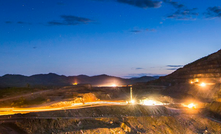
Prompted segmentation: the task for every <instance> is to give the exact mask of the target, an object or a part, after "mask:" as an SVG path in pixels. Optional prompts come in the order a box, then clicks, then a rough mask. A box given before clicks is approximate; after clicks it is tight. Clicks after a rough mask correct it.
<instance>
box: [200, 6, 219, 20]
mask: <svg viewBox="0 0 221 134" xmlns="http://www.w3.org/2000/svg"><path fill="white" fill-rule="evenodd" d="M204 15H205V17H206V18H220V17H221V7H220V6H214V7H208V8H207V12H205V13H204Z"/></svg>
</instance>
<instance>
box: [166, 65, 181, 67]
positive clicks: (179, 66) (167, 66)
mask: <svg viewBox="0 0 221 134" xmlns="http://www.w3.org/2000/svg"><path fill="white" fill-rule="evenodd" d="M167 67H183V65H167Z"/></svg>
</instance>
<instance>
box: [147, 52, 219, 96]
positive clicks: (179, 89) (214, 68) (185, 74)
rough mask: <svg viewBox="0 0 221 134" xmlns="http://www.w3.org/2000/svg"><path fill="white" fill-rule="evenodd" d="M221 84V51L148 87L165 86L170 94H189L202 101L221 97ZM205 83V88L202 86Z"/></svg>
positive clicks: (153, 82) (152, 82)
mask: <svg viewBox="0 0 221 134" xmlns="http://www.w3.org/2000/svg"><path fill="white" fill-rule="evenodd" d="M220 82H221V50H219V51H218V52H216V53H213V54H211V55H208V56H206V57H203V58H201V59H199V60H196V61H194V62H192V63H190V64H187V65H186V66H184V67H183V68H180V69H178V70H176V71H175V72H173V73H172V74H169V75H167V76H164V77H160V78H159V79H158V80H154V81H151V82H148V83H147V85H160V86H165V90H164V92H166V93H168V94H173V93H175V94H188V95H191V96H193V97H196V98H201V99H215V98H217V97H218V96H219V91H220V90H221V87H220ZM202 83H205V87H202V86H200V85H201V84H202Z"/></svg>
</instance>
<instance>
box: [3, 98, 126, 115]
mask: <svg viewBox="0 0 221 134" xmlns="http://www.w3.org/2000/svg"><path fill="white" fill-rule="evenodd" d="M111 105H127V103H126V102H124V101H96V102H85V103H84V104H83V103H73V104H72V106H65V105H64V106H60V107H50V106H46V107H31V108H0V116H2V115H13V114H19V113H20V114H25V113H31V112H46V111H57V110H68V109H81V108H89V107H98V106H111Z"/></svg>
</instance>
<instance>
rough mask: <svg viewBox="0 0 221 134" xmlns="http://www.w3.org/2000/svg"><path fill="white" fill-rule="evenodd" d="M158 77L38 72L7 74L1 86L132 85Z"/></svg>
mask: <svg viewBox="0 0 221 134" xmlns="http://www.w3.org/2000/svg"><path fill="white" fill-rule="evenodd" d="M157 78H158V77H151V76H143V77H139V78H130V79H124V78H120V77H114V76H108V75H105V74H102V75H97V76H91V77H90V76H87V75H78V76H64V75H57V74H55V73H49V74H36V75H32V76H24V75H13V74H7V75H4V76H2V77H0V87H25V86H69V85H73V84H77V83H78V84H91V85H96V86H99V85H112V84H116V85H131V84H134V83H137V82H147V81H150V80H155V79H157Z"/></svg>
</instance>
